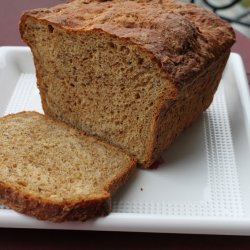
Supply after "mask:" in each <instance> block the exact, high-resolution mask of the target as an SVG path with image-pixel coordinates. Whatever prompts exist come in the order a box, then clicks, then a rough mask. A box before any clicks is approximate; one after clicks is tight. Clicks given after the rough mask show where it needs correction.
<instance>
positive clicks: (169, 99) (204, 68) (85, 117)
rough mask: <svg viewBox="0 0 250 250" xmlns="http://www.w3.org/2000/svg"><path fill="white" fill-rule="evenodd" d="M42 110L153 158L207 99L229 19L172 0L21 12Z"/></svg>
mask: <svg viewBox="0 0 250 250" xmlns="http://www.w3.org/2000/svg"><path fill="white" fill-rule="evenodd" d="M20 32H21V36H22V38H23V40H24V41H25V42H26V43H27V44H28V45H29V46H30V47H31V50H32V52H33V56H34V61H35V65H36V72H37V79H38V86H39V89H40V94H41V99H42V104H43V109H44V112H45V113H46V114H48V115H50V116H52V117H54V118H56V119H59V120H62V121H64V122H66V123H68V124H71V125H72V126H74V127H76V128H79V129H83V130H84V131H86V132H87V133H88V134H91V135H95V136H98V137H99V138H102V139H104V140H106V141H108V142H109V143H111V144H113V145H116V146H119V147H120V148H122V149H124V150H126V151H127V152H129V153H130V154H132V155H134V156H135V157H136V158H137V159H138V160H139V163H140V164H141V165H142V166H143V167H149V166H150V165H151V164H152V163H153V162H154V161H155V160H156V159H157V158H158V157H159V156H160V154H161V153H162V151H163V150H164V149H165V148H166V147H167V146H168V145H169V144H170V143H172V142H173V141H174V139H175V138H176V136H177V135H179V134H180V133H181V132H182V131H183V129H184V128H186V127H188V126H189V125H190V124H191V123H192V122H193V121H194V120H195V119H196V118H197V117H198V116H199V115H200V114H201V113H202V112H203V111H204V110H206V109H207V107H208V106H209V105H210V103H211V102H212V99H213V95H214V93H215V91H216V89H217V86H218V84H219V82H220V79H221V76H222V72H223V70H224V67H225V64H226V62H227V59H228V56H229V53H230V48H231V46H232V44H233V43H234V32H233V30H232V28H231V27H230V26H229V25H228V24H227V23H226V22H225V21H223V20H221V19H220V18H219V17H217V16H216V15H215V14H213V13H211V12H208V11H206V10H203V9H201V8H199V7H197V6H196V5H193V4H186V3H181V2H175V1H173V0H162V1H158V0H152V1H147V0H137V1H129V0H113V1H99V0H73V1H70V2H69V3H66V4H61V5H58V6H55V7H53V8H50V9H37V10H33V11H28V12H26V13H25V14H24V15H23V16H22V18H21V22H20Z"/></svg>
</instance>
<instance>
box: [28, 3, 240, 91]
mask: <svg viewBox="0 0 250 250" xmlns="http://www.w3.org/2000/svg"><path fill="white" fill-rule="evenodd" d="M27 15H31V16H33V17H35V18H38V19H40V20H46V21H48V22H51V23H53V24H56V25H58V26H60V27H61V28H63V29H66V30H67V31H68V32H75V31H78V32H81V31H83V32H84V31H88V30H102V31H104V32H106V33H108V34H111V35H113V36H116V37H119V38H123V39H126V40H127V41H128V42H130V43H133V44H137V45H139V46H140V47H141V48H142V49H144V50H145V51H148V52H149V53H150V54H151V55H152V56H153V58H155V59H156V60H157V62H158V64H159V65H160V67H161V68H162V69H163V70H164V71H165V72H166V73H167V74H168V76H169V78H171V79H172V80H173V81H174V82H176V83H177V84H178V85H179V86H181V85H183V84H186V83H190V81H191V79H195V76H198V75H199V74H200V73H201V72H203V70H204V69H206V67H208V65H210V64H211V63H212V61H213V60H214V59H215V58H218V57H219V56H220V55H222V54H223V53H224V52H225V51H227V50H228V49H229V48H230V47H231V46H232V44H233V43H234V39H235V37H234V32H233V30H232V28H231V27H230V26H229V25H228V24H227V23H226V22H225V21H223V20H221V19H220V18H219V17H217V16H216V15H215V14H213V13H211V12H208V11H206V10H204V9H201V8H200V7H197V6H196V5H194V4H187V3H181V2H175V1H174V0H152V1H147V0H136V1H132V0H113V1H102V0H73V1H69V2H68V3H65V4H60V5H57V6H55V7H53V8H50V9H39V10H35V11H30V12H28V13H27Z"/></svg>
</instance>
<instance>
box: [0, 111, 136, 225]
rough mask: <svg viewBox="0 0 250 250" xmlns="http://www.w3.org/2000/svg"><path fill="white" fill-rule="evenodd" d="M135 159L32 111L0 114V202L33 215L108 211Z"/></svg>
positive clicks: (67, 216)
mask: <svg viewBox="0 0 250 250" xmlns="http://www.w3.org/2000/svg"><path fill="white" fill-rule="evenodd" d="M134 168H135V161H134V160H133V159H131V157H129V156H128V155H126V154H125V153H123V152H122V151H121V150H119V149H118V148H116V147H113V146H111V145H109V144H106V143H103V142H101V141H98V140H96V139H95V138H92V137H89V136H86V135H85V134H84V133H83V132H80V131H78V130H75V129H73V128H72V127H70V126H68V125H66V124H64V123H61V122H58V121H54V120H52V119H51V118H49V117H46V116H44V115H41V114H38V113H35V112H22V113H18V114H15V115H9V116H6V117H3V118H0V204H4V205H6V206H8V207H10V208H12V209H15V210H16V211H18V212H21V213H24V214H27V215H31V216H35V217H37V218H38V219H42V220H50V221H54V222H61V221H66V220H82V221H84V220H86V219H89V218H92V217H96V216H101V215H106V214H108V213H109V212H110V210H111V207H110V199H111V195H112V194H113V193H114V192H115V191H116V189H117V188H118V187H119V186H121V185H122V184H123V183H125V182H126V180H127V178H128V177H129V176H130V174H131V173H132V171H133V169H134Z"/></svg>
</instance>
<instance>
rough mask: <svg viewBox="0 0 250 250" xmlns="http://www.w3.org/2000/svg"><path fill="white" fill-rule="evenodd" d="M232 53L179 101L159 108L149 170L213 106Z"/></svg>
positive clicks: (200, 78)
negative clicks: (178, 137) (179, 136)
mask: <svg viewBox="0 0 250 250" xmlns="http://www.w3.org/2000/svg"><path fill="white" fill-rule="evenodd" d="M229 54H230V50H228V51H227V52H226V53H224V54H223V55H221V57H219V59H218V60H216V61H215V62H214V63H213V64H212V65H211V66H210V67H209V68H208V69H207V71H205V72H204V73H203V74H202V75H201V76H200V77H199V78H197V79H196V81H195V82H194V83H193V84H192V85H188V86H187V87H186V88H185V89H184V90H183V91H182V96H180V98H179V99H178V101H171V105H170V106H167V107H166V105H165V103H162V105H161V106H160V107H159V110H160V112H159V113H158V114H157V115H156V116H155V123H154V129H153V132H152V134H153V135H154V137H153V139H152V142H151V144H150V145H149V147H148V152H147V157H148V160H147V161H146V162H145V164H144V167H145V168H149V167H150V166H151V165H152V164H153V163H154V161H156V160H157V159H158V158H159V157H160V154H161V153H162V151H163V150H164V149H166V147H167V146H169V145H170V144H171V143H172V142H173V141H174V140H175V138H176V137H177V136H178V135H179V134H180V133H181V132H182V131H183V130H184V129H185V128H187V127H189V126H190V125H191V124H192V123H193V122H194V121H195V120H196V119H197V118H198V116H199V115H200V114H201V113H202V112H203V111H205V110H206V109H207V108H208V107H209V105H210V104H211V102H212V100H213V96H214V93H215V92H216V89H217V87H218V84H219V82H220V80H221V76H222V73H223V70H224V68H225V65H226V62H227V59H228V57H229Z"/></svg>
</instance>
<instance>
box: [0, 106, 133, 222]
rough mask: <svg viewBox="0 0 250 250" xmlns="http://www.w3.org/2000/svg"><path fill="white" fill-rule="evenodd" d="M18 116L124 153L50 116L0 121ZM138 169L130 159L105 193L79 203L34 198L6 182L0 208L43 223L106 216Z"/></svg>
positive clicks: (0, 188) (2, 185) (1, 185)
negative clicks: (44, 122)
mask: <svg viewBox="0 0 250 250" xmlns="http://www.w3.org/2000/svg"><path fill="white" fill-rule="evenodd" d="M19 115H22V116H23V115H24V116H29V117H30V116H33V117H36V118H37V119H40V118H43V119H46V120H47V121H48V122H53V123H56V125H57V126H60V127H64V128H67V129H69V130H73V131H75V132H76V134H77V135H78V136H79V137H81V136H84V137H88V138H90V139H91V140H92V142H93V143H97V144H102V145H103V146H105V147H108V148H110V149H112V150H115V151H117V152H122V151H121V150H120V149H118V148H116V147H113V146H111V145H108V144H107V143H105V142H102V141H100V140H97V139H96V138H94V137H91V136H87V135H85V133H84V132H83V131H80V130H76V129H74V128H72V127H70V126H68V125H66V124H64V123H62V122H59V121H55V120H54V119H52V118H51V117H49V116H44V115H42V114H39V113H37V112H25V111H24V112H20V113H17V114H10V115H7V116H5V117H1V118H0V119H1V120H4V119H11V118H12V117H13V118H14V117H16V116H19ZM135 166H136V161H135V160H134V159H133V158H130V160H129V162H128V164H127V166H126V168H124V170H123V171H122V172H120V173H119V175H117V176H115V178H113V179H112V180H110V183H109V184H108V185H107V186H105V187H103V191H101V192H100V193H98V194H94V195H90V196H88V197H83V198H82V199H78V200H74V199H71V200H63V201H60V202H59V201H54V200H53V199H46V198H45V197H41V196H39V195H34V194H33V195H32V194H31V193H27V192H24V191H23V190H21V189H20V188H17V187H16V186H14V185H10V184H8V183H5V182H4V180H2V181H0V204H4V205H5V206H7V207H10V208H12V209H14V210H16V211H18V212H21V213H24V214H27V215H30V216H34V217H36V218H38V219H41V220H49V221H53V222H63V221H73V220H80V221H85V220H87V219H90V218H93V217H96V216H103V215H107V214H108V213H109V212H110V211H111V202H110V201H111V195H112V194H113V193H114V192H115V191H116V190H117V189H118V188H119V187H120V186H121V185H123V184H124V183H126V181H127V180H128V178H129V177H130V175H131V174H132V173H133V171H134V169H135Z"/></svg>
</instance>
